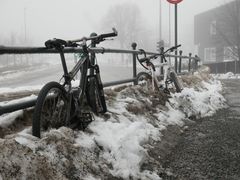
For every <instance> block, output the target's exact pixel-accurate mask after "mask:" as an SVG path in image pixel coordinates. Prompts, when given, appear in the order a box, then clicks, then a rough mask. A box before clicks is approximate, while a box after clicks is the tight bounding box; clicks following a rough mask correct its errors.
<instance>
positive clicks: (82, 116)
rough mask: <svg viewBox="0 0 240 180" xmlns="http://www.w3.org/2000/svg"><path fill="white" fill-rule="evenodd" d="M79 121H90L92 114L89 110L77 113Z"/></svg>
mask: <svg viewBox="0 0 240 180" xmlns="http://www.w3.org/2000/svg"><path fill="white" fill-rule="evenodd" d="M77 117H78V118H79V120H80V121H82V122H92V121H93V115H92V114H91V113H89V112H82V113H80V114H78V115H77Z"/></svg>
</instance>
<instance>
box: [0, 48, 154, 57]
mask: <svg viewBox="0 0 240 180" xmlns="http://www.w3.org/2000/svg"><path fill="white" fill-rule="evenodd" d="M89 51H90V52H95V53H125V54H142V52H141V51H138V50H123V49H109V48H103V47H97V48H89ZM63 52H64V53H82V52H83V49H82V48H79V47H78V48H69V47H66V48H64V49H63ZM52 53H59V51H57V50H56V49H47V48H45V47H10V46H0V54H52ZM146 54H149V55H152V54H158V53H154V52H146Z"/></svg>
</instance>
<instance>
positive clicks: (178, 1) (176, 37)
mask: <svg viewBox="0 0 240 180" xmlns="http://www.w3.org/2000/svg"><path fill="white" fill-rule="evenodd" d="M167 1H168V2H169V3H171V4H174V6H175V46H177V45H178V16H177V14H178V12H177V4H178V3H180V2H181V1H183V0H167ZM177 54H178V53H177V51H175V55H176V56H177ZM177 64H178V63H177V57H175V71H176V72H177Z"/></svg>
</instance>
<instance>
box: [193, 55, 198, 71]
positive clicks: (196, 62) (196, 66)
mask: <svg viewBox="0 0 240 180" xmlns="http://www.w3.org/2000/svg"><path fill="white" fill-rule="evenodd" d="M195 58H196V59H195V65H194V66H195V67H194V68H195V70H197V68H198V61H199V57H198V56H197V55H195Z"/></svg>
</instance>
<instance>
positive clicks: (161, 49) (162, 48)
mask: <svg viewBox="0 0 240 180" xmlns="http://www.w3.org/2000/svg"><path fill="white" fill-rule="evenodd" d="M160 53H161V54H163V53H164V47H161V48H160ZM160 58H161V63H163V56H160ZM160 74H161V75H163V66H162V67H161V70H160Z"/></svg>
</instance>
